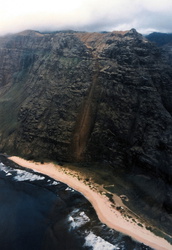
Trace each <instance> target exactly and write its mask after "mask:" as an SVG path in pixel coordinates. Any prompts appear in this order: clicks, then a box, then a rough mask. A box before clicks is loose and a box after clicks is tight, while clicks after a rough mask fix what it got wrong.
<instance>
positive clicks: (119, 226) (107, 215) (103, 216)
mask: <svg viewBox="0 0 172 250" xmlns="http://www.w3.org/2000/svg"><path fill="white" fill-rule="evenodd" d="M9 159H10V160H12V161H13V162H15V163H17V164H18V165H20V166H22V167H25V168H30V169H32V170H34V171H37V172H39V173H42V174H45V175H47V176H49V177H51V178H53V179H55V180H57V181H61V182H63V183H65V184H67V185H68V186H69V187H71V188H73V189H75V190H77V191H78V192H80V193H82V194H83V195H84V196H85V197H86V198H87V200H89V201H90V203H91V204H92V206H93V207H94V209H95V211H96V213H97V215H98V217H99V219H100V221H101V222H103V223H104V224H106V225H107V226H108V227H110V228H113V229H115V230H117V231H119V232H121V233H124V234H126V235H129V236H130V237H132V238H133V239H134V240H136V241H139V242H142V243H144V244H145V245H147V246H149V247H152V248H154V249H157V250H163V249H164V250H165V249H166V250H170V249H172V245H171V244H170V243H168V242H167V241H166V240H165V239H163V238H160V237H158V236H156V235H154V234H153V233H152V232H151V231H149V230H147V229H146V228H145V227H144V226H142V227H140V226H139V225H138V223H135V222H133V221H132V220H127V219H126V218H124V216H123V215H122V214H121V212H120V211H118V210H117V209H115V208H114V207H113V206H112V203H111V202H110V201H109V199H108V197H107V196H106V195H104V194H103V192H102V187H101V186H100V187H99V186H97V185H96V188H94V183H92V184H91V185H90V184H89V185H88V182H86V181H84V180H85V179H84V178H83V177H82V174H80V176H79V175H76V173H75V172H72V171H71V170H68V169H66V168H64V167H63V166H59V165H56V164H53V163H44V164H41V163H38V162H33V161H26V160H24V159H22V158H19V157H17V156H12V157H9ZM78 177H79V178H78Z"/></svg>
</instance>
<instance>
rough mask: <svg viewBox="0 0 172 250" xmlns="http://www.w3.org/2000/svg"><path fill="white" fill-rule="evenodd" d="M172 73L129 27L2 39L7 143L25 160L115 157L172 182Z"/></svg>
mask: <svg viewBox="0 0 172 250" xmlns="http://www.w3.org/2000/svg"><path fill="white" fill-rule="evenodd" d="M171 94H172V70H171V66H170V65H169V64H168V63H167V61H166V57H163V56H162V53H161V52H160V50H159V48H157V47H156V46H155V45H154V44H152V43H151V42H149V41H148V40H147V39H146V38H144V37H143V36H142V35H140V34H139V33H137V31H136V30H134V29H132V30H130V31H126V32H111V33H102V34H101V33H80V32H72V31H70V32H57V33H50V34H49V33H47V34H42V33H39V32H34V31H26V32H23V33H19V34H16V35H11V36H6V37H2V38H1V39H0V97H1V99H0V124H1V126H0V136H1V137H0V148H1V151H3V152H7V153H13V154H14V153H16V154H19V155H21V156H25V157H34V158H44V159H51V160H52V159H54V160H63V161H84V162H85V161H98V162H101V163H102V162H107V161H108V162H109V163H110V164H112V166H114V167H122V168H126V169H128V170H130V171H131V170H132V171H134V170H135V169H143V171H145V170H146V172H149V173H150V174H153V175H156V176H161V177H163V178H165V179H166V180H167V181H169V182H171V181H172V169H171V166H172V157H171V152H172V136H171V133H172V126H171V125H172V100H171Z"/></svg>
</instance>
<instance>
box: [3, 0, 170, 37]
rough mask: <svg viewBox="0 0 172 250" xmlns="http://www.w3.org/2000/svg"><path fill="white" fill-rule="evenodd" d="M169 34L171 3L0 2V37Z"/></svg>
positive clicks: (139, 0) (104, 0) (131, 0)
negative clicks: (45, 33)
mask: <svg viewBox="0 0 172 250" xmlns="http://www.w3.org/2000/svg"><path fill="white" fill-rule="evenodd" d="M131 28H136V29H137V30H138V31H139V32H141V33H149V32H152V31H160V32H171V33H172V0H26V1H24V0H0V35H3V34H6V33H11V32H19V31H22V30H25V29H35V30H40V31H47V30H51V31H52V30H62V29H73V30H82V31H105V30H106V31H112V30H128V29H131Z"/></svg>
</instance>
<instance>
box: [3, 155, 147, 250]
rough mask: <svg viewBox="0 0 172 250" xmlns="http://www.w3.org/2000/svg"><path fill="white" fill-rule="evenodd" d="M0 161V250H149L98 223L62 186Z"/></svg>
mask: <svg viewBox="0 0 172 250" xmlns="http://www.w3.org/2000/svg"><path fill="white" fill-rule="evenodd" d="M0 162H1V163H0V249H1V250H39V249H47V250H51V249H52V250H64V249H66V250H78V249H94V250H112V249H119V250H121V249H131V250H133V249H150V248H148V247H146V246H145V245H143V244H141V243H138V242H135V241H133V240H132V239H131V238H130V237H128V236H125V235H123V234H121V233H119V232H116V231H115V230H112V229H109V228H108V227H107V226H106V225H104V224H102V223H101V222H100V221H99V220H98V218H97V215H96V213H95V212H94V210H93V208H92V206H91V204H90V203H89V202H88V201H87V200H86V199H85V198H84V197H83V196H82V195H81V194H80V193H78V192H76V191H75V190H73V189H71V188H69V187H68V186H67V185H65V184H63V183H60V182H57V181H54V180H53V179H51V178H48V177H46V176H44V175H42V174H39V173H36V172H33V171H31V170H28V171H25V170H22V169H21V168H20V167H19V166H17V165H16V164H14V163H12V162H10V161H9V160H8V159H6V158H5V157H3V156H0Z"/></svg>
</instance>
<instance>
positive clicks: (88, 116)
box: [71, 58, 99, 161]
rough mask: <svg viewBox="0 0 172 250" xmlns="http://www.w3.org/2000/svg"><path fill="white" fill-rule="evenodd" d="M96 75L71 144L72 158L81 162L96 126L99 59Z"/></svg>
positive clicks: (79, 116)
mask: <svg viewBox="0 0 172 250" xmlns="http://www.w3.org/2000/svg"><path fill="white" fill-rule="evenodd" d="M94 64H95V65H94V68H95V70H94V74H93V80H92V84H91V86H90V90H89V93H88V95H87V97H86V98H85V100H84V103H83V105H82V107H81V109H80V112H79V114H78V118H77V120H76V126H75V130H74V135H73V140H72V143H71V151H72V157H73V158H74V159H75V160H76V161H80V160H82V159H83V156H84V152H85V149H86V146H87V142H88V140H89V137H90V134H91V131H92V128H93V126H94V121H95V116H96V110H97V104H98V98H99V93H98V92H99V91H97V90H98V89H97V88H96V87H97V85H98V76H99V62H98V60H97V58H95V62H94Z"/></svg>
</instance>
